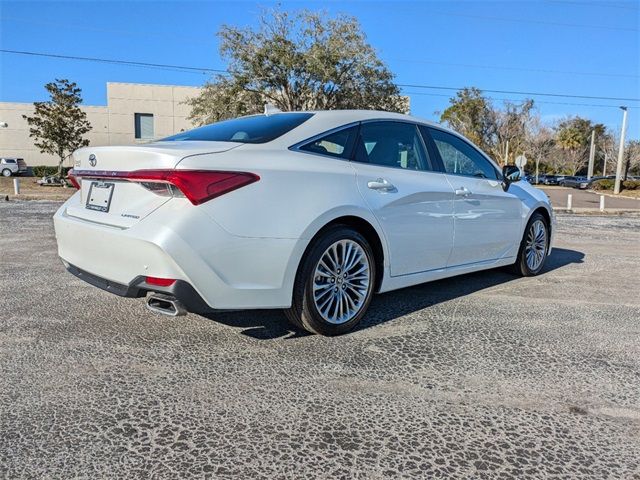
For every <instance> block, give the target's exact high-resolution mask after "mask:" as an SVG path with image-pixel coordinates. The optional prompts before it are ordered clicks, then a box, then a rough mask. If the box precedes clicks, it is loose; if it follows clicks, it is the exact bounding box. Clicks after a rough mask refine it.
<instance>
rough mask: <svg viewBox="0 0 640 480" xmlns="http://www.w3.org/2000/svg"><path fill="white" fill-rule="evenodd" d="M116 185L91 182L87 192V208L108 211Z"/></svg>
mask: <svg viewBox="0 0 640 480" xmlns="http://www.w3.org/2000/svg"><path fill="white" fill-rule="evenodd" d="M114 187H115V183H107V182H91V186H90V187H89V193H88V194H87V203H86V208H87V209H89V210H96V211H98V212H104V213H107V212H108V211H109V207H110V206H111V197H112V196H113V189H114Z"/></svg>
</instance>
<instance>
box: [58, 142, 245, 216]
mask: <svg viewBox="0 0 640 480" xmlns="http://www.w3.org/2000/svg"><path fill="white" fill-rule="evenodd" d="M240 145H241V144H239V143H233V142H193V141H190V142H166V143H165V142H156V143H153V144H147V145H136V146H117V147H111V146H110V147H89V148H82V149H80V150H77V151H76V152H74V154H73V164H74V168H73V172H74V173H73V174H72V175H76V181H77V183H78V184H79V185H80V187H81V189H80V192H81V194H80V199H79V201H78V202H77V203H76V204H72V205H69V206H68V207H67V214H68V215H70V216H73V217H76V218H79V219H82V220H86V221H90V222H95V223H100V224H104V225H110V226H114V227H118V228H129V227H131V226H133V225H134V224H136V223H137V222H139V221H140V220H142V219H143V218H145V217H146V216H147V215H149V214H150V213H151V212H153V211H154V210H156V209H157V208H158V207H160V206H161V205H162V204H164V203H165V202H167V201H168V200H169V199H171V198H172V196H173V195H174V194H176V193H177V194H180V192H179V191H176V190H175V189H174V187H173V186H172V185H170V184H168V183H166V182H164V180H163V179H162V178H155V180H156V181H154V180H150V181H139V180H136V179H135V177H136V176H140V175H137V172H156V177H158V175H157V172H167V171H172V170H174V169H175V167H176V165H177V164H178V163H180V161H181V160H182V159H183V158H185V157H187V156H191V155H200V154H218V153H223V152H226V151H229V150H232V149H234V148H237V147H239V146H240Z"/></svg>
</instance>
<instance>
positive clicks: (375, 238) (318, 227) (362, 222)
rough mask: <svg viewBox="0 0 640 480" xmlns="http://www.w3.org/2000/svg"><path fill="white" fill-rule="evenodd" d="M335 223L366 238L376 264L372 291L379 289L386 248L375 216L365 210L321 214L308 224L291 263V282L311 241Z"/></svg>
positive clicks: (386, 261)
mask: <svg viewBox="0 0 640 480" xmlns="http://www.w3.org/2000/svg"><path fill="white" fill-rule="evenodd" d="M335 225H344V226H347V227H349V228H352V229H354V230H355V231H357V232H358V233H360V234H361V235H362V236H363V237H365V238H366V239H367V241H368V242H369V245H371V248H372V249H373V254H374V261H375V265H376V278H375V287H374V292H378V291H379V290H380V286H381V285H382V281H383V279H384V276H385V267H386V266H387V264H388V258H389V257H388V250H387V244H386V239H385V237H384V234H383V232H382V230H381V229H380V227H379V225H378V224H377V222H376V220H375V217H373V215H369V212H367V211H364V212H363V211H349V212H341V214H338V215H336V214H333V215H328V216H323V217H322V218H321V219H318V221H316V222H314V223H313V224H312V225H310V226H309V227H308V228H307V230H306V231H305V235H304V236H303V238H304V239H305V240H304V241H303V239H302V238H301V242H304V243H303V244H302V248H301V249H300V254H299V255H296V257H297V258H296V259H295V263H294V265H293V267H294V268H293V271H292V273H293V275H292V284H293V280H294V279H295V277H296V276H297V275H298V271H299V269H300V265H301V263H302V260H303V259H304V258H305V255H306V254H307V252H308V251H309V249H310V248H311V246H312V245H313V243H314V242H315V241H316V240H317V239H318V238H319V237H320V236H321V235H322V234H323V233H324V232H325V231H326V230H327V229H328V228H331V227H333V226H335Z"/></svg>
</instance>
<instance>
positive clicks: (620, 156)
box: [613, 107, 627, 195]
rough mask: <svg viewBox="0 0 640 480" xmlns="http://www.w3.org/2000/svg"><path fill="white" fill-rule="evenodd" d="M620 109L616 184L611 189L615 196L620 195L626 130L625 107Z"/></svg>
mask: <svg viewBox="0 0 640 480" xmlns="http://www.w3.org/2000/svg"><path fill="white" fill-rule="evenodd" d="M620 108H621V109H622V131H621V132H620V148H619V149H618V165H616V184H615V187H614V189H613V193H614V194H615V195H617V194H619V193H620V181H621V180H622V179H621V178H620V177H622V163H623V161H622V160H623V158H624V134H625V131H626V129H627V107H620Z"/></svg>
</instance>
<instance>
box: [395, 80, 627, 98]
mask: <svg viewBox="0 0 640 480" xmlns="http://www.w3.org/2000/svg"><path fill="white" fill-rule="evenodd" d="M398 86H399V87H408V88H427V89H434V90H456V91H457V90H462V89H463V88H464V87H443V86H440V85H418V84H406V83H398ZM478 90H481V91H483V92H489V93H506V94H511V95H532V96H539V97H562V98H583V99H589V100H616V101H621V102H640V98H624V97H597V96H593V95H571V94H567V93H543V92H519V91H514V90H490V89H488V88H478Z"/></svg>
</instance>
